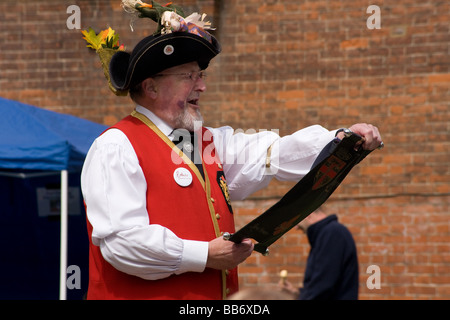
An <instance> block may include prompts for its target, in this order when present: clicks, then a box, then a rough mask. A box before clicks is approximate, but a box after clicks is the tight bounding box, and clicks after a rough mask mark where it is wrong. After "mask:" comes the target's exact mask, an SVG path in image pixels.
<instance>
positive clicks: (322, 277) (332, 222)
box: [281, 208, 359, 300]
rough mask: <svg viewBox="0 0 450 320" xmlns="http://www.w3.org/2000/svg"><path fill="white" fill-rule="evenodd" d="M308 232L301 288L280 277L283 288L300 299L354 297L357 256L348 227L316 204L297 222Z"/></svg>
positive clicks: (355, 291)
mask: <svg viewBox="0 0 450 320" xmlns="http://www.w3.org/2000/svg"><path fill="white" fill-rule="evenodd" d="M298 227H299V228H300V229H302V230H303V231H304V232H305V233H306V235H307V236H308V240H309V243H310V245H311V250H310V253H309V256H308V260H307V264H306V270H305V277H304V281H303V288H300V289H296V288H295V287H294V286H293V285H292V284H291V283H289V282H288V281H282V283H281V286H282V288H283V289H284V290H286V291H289V292H291V293H293V294H295V295H297V297H298V299H300V300H357V299H358V286H359V270H358V257H357V251H356V245H355V241H354V239H353V237H352V234H351V233H350V231H349V230H348V229H347V228H346V227H345V226H344V225H342V224H341V223H339V221H338V217H337V216H336V215H335V214H330V215H327V214H326V213H325V212H324V211H323V209H321V208H319V209H318V210H316V211H315V212H313V213H311V214H310V215H309V216H308V217H307V218H305V219H304V220H303V221H302V222H300V223H299V224H298Z"/></svg>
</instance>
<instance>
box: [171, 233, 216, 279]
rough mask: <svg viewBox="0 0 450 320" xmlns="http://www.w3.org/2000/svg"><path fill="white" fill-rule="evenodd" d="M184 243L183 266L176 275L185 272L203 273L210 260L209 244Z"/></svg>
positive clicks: (204, 242) (185, 241) (199, 242)
mask: <svg viewBox="0 0 450 320" xmlns="http://www.w3.org/2000/svg"><path fill="white" fill-rule="evenodd" d="M182 241H183V253H182V256H181V264H180V268H179V271H178V272H176V274H181V273H184V272H189V271H190V272H203V271H204V270H205V267H206V261H207V259H208V242H206V241H193V240H182Z"/></svg>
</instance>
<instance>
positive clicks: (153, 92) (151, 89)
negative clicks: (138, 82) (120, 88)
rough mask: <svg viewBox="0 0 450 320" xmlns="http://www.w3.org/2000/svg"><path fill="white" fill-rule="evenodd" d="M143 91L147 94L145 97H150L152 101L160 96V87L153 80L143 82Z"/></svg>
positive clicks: (148, 79)
mask: <svg viewBox="0 0 450 320" xmlns="http://www.w3.org/2000/svg"><path fill="white" fill-rule="evenodd" d="M142 89H143V90H144V92H145V95H148V96H149V97H150V98H152V99H156V98H157V96H158V86H157V83H156V81H155V79H153V78H147V79H145V80H144V81H142Z"/></svg>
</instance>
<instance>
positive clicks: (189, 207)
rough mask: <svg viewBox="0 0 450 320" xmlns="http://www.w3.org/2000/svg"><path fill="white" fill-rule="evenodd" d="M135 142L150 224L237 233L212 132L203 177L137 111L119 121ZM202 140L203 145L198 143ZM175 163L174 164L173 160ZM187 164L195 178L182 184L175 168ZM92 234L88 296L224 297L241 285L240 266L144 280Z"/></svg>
mask: <svg viewBox="0 0 450 320" xmlns="http://www.w3.org/2000/svg"><path fill="white" fill-rule="evenodd" d="M114 128H118V129H120V130H121V131H122V132H124V133H125V134H126V136H127V137H128V139H129V141H130V142H131V144H132V146H133V148H134V150H135V152H136V155H137V157H138V160H139V164H140V166H141V168H142V170H143V172H144V176H145V179H146V181H147V194H146V197H147V212H148V215H149V219H150V223H151V224H159V225H162V226H164V227H167V228H168V229H170V230H171V231H172V232H174V233H175V234H176V235H177V236H178V237H180V238H182V239H186V240H199V241H210V240H212V239H214V238H216V237H219V236H220V235H221V234H222V233H223V232H230V233H232V232H234V220H233V214H232V211H231V207H230V202H229V196H228V188H227V186H226V181H225V177H224V175H223V171H222V166H221V164H220V162H219V160H218V158H217V157H216V156H215V149H214V144H213V142H212V134H211V133H210V132H209V131H208V130H207V129H205V128H203V129H202V132H203V139H204V140H206V141H203V142H202V143H201V146H202V148H201V150H202V151H203V152H202V156H203V171H204V175H205V180H203V178H202V177H201V175H200V173H199V171H198V169H197V168H196V167H195V165H194V164H193V163H192V162H191V163H189V162H190V161H189V159H188V158H187V157H186V156H185V155H184V154H183V153H182V152H181V151H180V150H179V149H178V148H176V147H175V146H174V144H173V143H172V142H170V140H169V139H168V138H167V137H166V136H165V135H164V134H162V133H161V131H159V129H157V127H156V126H155V125H154V124H153V123H152V122H151V121H150V120H149V119H147V118H146V117H145V116H143V115H142V114H140V113H137V112H133V113H132V115H130V116H128V117H126V118H124V119H123V120H122V121H120V122H119V123H117V124H116V125H115V126H114ZM199 145H200V144H199ZM174 162H175V163H174ZM180 167H183V168H186V169H187V170H189V172H190V173H191V175H192V178H193V179H192V183H191V184H190V185H188V186H186V187H182V186H180V185H179V184H178V183H177V182H176V181H175V178H174V171H175V170H176V169H177V168H180ZM88 233H89V239H90V250H89V251H90V254H89V289H88V296H87V297H88V299H192V300H195V299H224V298H226V296H227V295H228V294H232V293H234V292H236V291H237V289H238V276H237V268H235V269H233V270H229V271H220V270H214V269H210V268H206V269H205V271H204V272H202V273H198V272H186V273H183V274H180V275H172V276H170V277H168V278H165V279H161V280H144V279H141V278H139V277H136V276H132V275H128V274H125V273H123V272H120V271H118V270H117V269H115V268H114V267H113V266H112V265H110V264H109V263H108V262H106V261H105V260H104V258H103V257H102V255H101V252H100V249H99V247H97V246H94V245H93V244H92V241H91V235H92V226H91V225H90V224H89V223H88Z"/></svg>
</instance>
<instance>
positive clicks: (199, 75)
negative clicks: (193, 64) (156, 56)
mask: <svg viewBox="0 0 450 320" xmlns="http://www.w3.org/2000/svg"><path fill="white" fill-rule="evenodd" d="M164 76H185V77H186V78H189V79H191V80H192V81H197V80H198V79H203V80H205V79H206V77H207V74H206V72H205V71H203V70H201V71H193V72H184V73H159V74H155V75H154V77H164Z"/></svg>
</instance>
